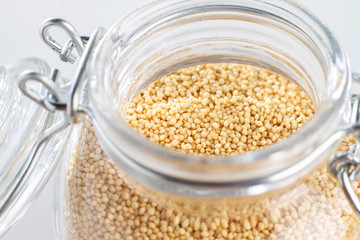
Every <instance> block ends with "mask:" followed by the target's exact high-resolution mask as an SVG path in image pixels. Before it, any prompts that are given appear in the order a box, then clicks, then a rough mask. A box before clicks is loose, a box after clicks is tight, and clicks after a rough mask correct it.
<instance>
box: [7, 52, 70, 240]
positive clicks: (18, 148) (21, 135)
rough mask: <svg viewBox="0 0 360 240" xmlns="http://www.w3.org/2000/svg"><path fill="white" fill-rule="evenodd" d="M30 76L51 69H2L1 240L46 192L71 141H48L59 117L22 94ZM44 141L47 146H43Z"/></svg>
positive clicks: (39, 64) (37, 88) (41, 90)
mask: <svg viewBox="0 0 360 240" xmlns="http://www.w3.org/2000/svg"><path fill="white" fill-rule="evenodd" d="M28 70H31V71H36V72H38V73H41V74H43V75H49V73H50V67H49V66H48V64H47V63H46V62H44V61H43V60H40V59H36V58H30V59H24V60H21V61H19V62H16V63H15V64H10V65H7V66H5V67H0V156H1V161H0V222H1V224H0V236H1V235H3V234H4V233H5V232H6V231H7V230H8V229H9V228H10V227H11V226H13V225H14V224H15V222H16V221H17V220H19V219H20V217H21V216H22V215H23V214H24V213H25V211H26V210H27V209H28V208H29V206H30V204H31V203H32V202H33V200H34V199H35V197H36V196H37V195H38V194H39V192H40V191H41V190H42V189H43V187H44V185H45V183H46V182H47V179H48V178H49V176H50V175H51V173H52V170H53V169H54V167H55V165H56V164H55V163H56V162H57V160H58V158H59V156H56V155H59V154H53V153H56V151H59V150H60V149H61V148H62V147H63V143H64V142H65V141H66V134H67V132H66V131H64V132H63V133H61V136H57V137H55V138H52V139H51V140H49V141H44V138H46V134H47V130H48V128H49V126H50V125H52V124H53V122H55V121H57V119H58V118H59V116H58V114H54V113H51V112H49V111H47V110H46V109H45V108H43V107H41V106H40V105H38V104H36V103H35V102H33V101H31V100H30V99H29V98H27V97H26V96H24V95H23V94H22V93H21V91H20V89H19V87H18V82H19V78H21V74H22V73H23V72H25V71H28ZM27 87H28V88H29V89H31V91H32V92H33V93H34V94H39V95H43V96H44V95H46V94H47V90H46V89H45V87H44V86H43V85H42V84H39V83H37V82H28V83H27ZM46 140H47V139H46ZM41 141H42V142H43V143H45V144H42V145H39V143H40V142H41ZM37 146H41V149H39V148H38V147H37Z"/></svg>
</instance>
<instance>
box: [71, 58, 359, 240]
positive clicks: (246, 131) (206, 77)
mask: <svg viewBox="0 0 360 240" xmlns="http://www.w3.org/2000/svg"><path fill="white" fill-rule="evenodd" d="M313 113H314V106H313V105H312V102H311V101H310V99H309V98H308V96H307V95H306V94H305V93H304V92H303V91H302V90H301V89H300V88H299V87H298V86H297V85H296V84H294V83H292V82H290V81H289V80H287V79H285V78H283V77H281V76H279V75H276V74H275V73H273V72H270V71H267V70H264V69H258V68H254V67H251V66H243V65H238V64H206V65H200V66H194V67H190V68H186V69H183V70H180V71H178V72H175V73H172V74H169V75H167V76H164V77H163V78H161V79H159V80H157V81H155V82H154V83H152V84H150V85H149V86H148V87H147V88H145V89H144V90H143V91H142V92H141V93H139V95H137V96H136V97H135V98H134V99H133V101H132V102H131V104H130V106H129V108H128V111H127V115H126V119H127V121H128V122H129V124H130V125H131V126H132V127H133V128H134V129H136V130H137V131H138V132H139V133H140V134H142V135H144V136H146V137H147V138H149V139H151V140H152V141H154V142H156V143H158V144H161V145H163V146H165V147H167V148H170V149H175V150H178V151H183V152H186V153H188V154H198V155H220V156H224V155H231V154H240V153H243V152H246V151H253V150H256V149H258V148H261V147H265V146H267V145H269V144H272V143H274V142H276V141H278V140H281V139H283V138H285V137H287V136H289V135H290V134H292V133H294V132H295V131H296V130H297V129H299V128H300V127H301V126H302V125H304V124H305V123H306V121H308V119H309V118H310V117H311V116H312V114H313ZM353 142H354V139H345V140H344V141H343V143H342V145H341V149H340V150H347V149H348V146H349V144H351V143H353ZM353 187H354V189H355V190H356V192H357V193H360V186H359V185H358V183H357V182H356V183H354V186H353ZM146 193H147V192H146V191H143V190H141V189H140V187H139V185H138V184H134V183H133V181H132V180H131V178H129V177H127V176H126V175H125V174H124V173H123V172H122V171H121V169H119V168H118V167H117V166H116V165H115V164H114V163H113V162H112V161H111V159H110V158H109V157H107V156H106V154H105V153H104V151H103V150H102V148H101V147H100V145H99V144H98V142H97V138H96V136H95V133H94V130H93V127H92V125H91V123H90V122H89V121H85V122H84V123H83V124H82V127H81V131H80V134H79V138H78V141H77V143H76V144H75V147H74V151H73V152H72V157H71V161H70V163H69V167H68V172H67V184H66V191H65V198H66V205H65V219H66V226H67V239H69V240H78V239H81V240H93V239H94V240H100V239H122V240H132V239H134V240H135V239H237V240H262V239H272V240H275V239H278V240H290V239H297V240H309V239H317V240H320V239H323V240H330V239H331V240H339V239H344V240H350V239H351V240H352V239H356V238H354V236H355V237H356V236H357V235H356V228H357V227H360V224H359V222H356V221H357V220H356V219H354V218H353V215H352V210H351V209H350V208H349V206H348V204H347V200H346V199H345V198H344V197H343V195H342V194H341V189H340V188H339V187H338V185H337V184H336V180H335V179H334V178H332V177H331V176H330V175H329V174H328V172H327V169H326V166H325V165H323V166H322V167H321V168H320V169H317V170H315V171H313V172H312V173H311V174H309V175H308V176H307V177H306V178H305V179H304V180H302V181H301V182H299V184H298V185H296V186H293V187H291V188H290V189H289V190H287V191H285V192H281V193H279V194H278V195H271V196H270V195H269V196H262V197H261V198H259V199H257V200H254V201H252V202H249V203H245V202H241V204H240V203H239V204H237V205H235V206H234V205H230V204H229V205H228V206H227V205H220V207H219V206H208V208H204V209H200V210H199V209H191V207H192V206H193V205H192V204H193V201H192V199H189V200H188V202H181V204H179V205H182V206H181V207H178V208H176V207H172V206H169V205H167V204H164V201H160V199H159V198H156V197H149V195H148V194H146ZM170 198H172V196H170ZM167 200H171V199H166V200H165V201H167ZM184 206H187V208H184ZM199 211H205V214H202V215H207V216H205V217H204V216H202V215H200V214H198V212H199Z"/></svg>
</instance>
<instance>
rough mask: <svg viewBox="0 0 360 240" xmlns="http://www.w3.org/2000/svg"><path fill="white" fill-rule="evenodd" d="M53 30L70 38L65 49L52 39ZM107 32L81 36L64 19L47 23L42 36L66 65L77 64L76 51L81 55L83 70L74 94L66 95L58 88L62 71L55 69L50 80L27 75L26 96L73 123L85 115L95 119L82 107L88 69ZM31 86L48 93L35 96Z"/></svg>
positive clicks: (100, 30) (23, 88) (22, 82)
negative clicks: (58, 112) (60, 31)
mask: <svg viewBox="0 0 360 240" xmlns="http://www.w3.org/2000/svg"><path fill="white" fill-rule="evenodd" d="M53 27H57V28H60V29H62V30H64V31H65V33H66V34H67V35H68V36H69V38H70V39H69V40H68V41H67V42H66V43H65V44H64V45H63V46H61V45H60V44H59V43H58V42H57V41H56V40H55V39H54V38H53V37H52V36H51V35H50V29H51V28H53ZM104 33H105V30H104V29H103V28H98V29H96V30H95V31H94V33H93V34H92V35H91V36H90V37H84V36H82V37H81V36H80V35H79V33H78V32H77V31H76V30H75V28H74V27H73V26H72V25H71V24H70V23H68V22H67V21H65V20H63V19H58V18H52V19H48V20H46V21H44V22H43V24H42V26H41V28H40V35H41V37H42V39H43V40H44V42H45V43H46V44H47V45H48V46H49V47H50V48H51V49H53V50H54V51H55V52H56V53H57V54H58V55H59V56H60V59H61V60H62V61H64V62H70V63H74V62H75V59H76V57H75V54H73V50H74V49H76V51H77V54H78V55H79V56H80V57H81V59H80V62H79V66H78V68H77V71H76V73H75V76H74V78H73V80H72V81H71V82H70V83H71V86H70V91H66V89H63V88H61V87H60V86H59V84H57V82H58V79H59V70H58V69H53V70H52V73H51V74H50V76H45V75H43V74H40V73H37V72H24V73H23V74H22V75H21V76H20V80H19V87H20V90H21V91H22V93H23V94H24V95H26V96H28V97H29V98H30V99H32V100H33V101H35V102H37V103H38V104H39V105H41V106H42V107H44V108H45V109H46V110H48V111H50V112H55V111H62V112H65V114H64V115H65V117H66V118H67V119H68V120H69V121H73V122H77V121H78V117H79V116H80V115H81V114H86V115H90V116H91V111H90V109H89V108H88V107H87V105H86V104H82V103H81V102H80V100H81V93H82V90H83V88H84V85H85V84H84V83H85V81H86V79H87V67H88V62H89V58H90V55H91V53H92V52H93V49H94V47H95V45H96V44H97V43H98V42H99V40H100V39H101V38H102V36H103V35H104ZM29 82H38V83H40V84H42V85H43V86H44V87H45V89H46V94H45V95H40V94H39V93H36V92H34V91H33V90H32V89H31V88H30V87H29V85H30V84H28V83H29Z"/></svg>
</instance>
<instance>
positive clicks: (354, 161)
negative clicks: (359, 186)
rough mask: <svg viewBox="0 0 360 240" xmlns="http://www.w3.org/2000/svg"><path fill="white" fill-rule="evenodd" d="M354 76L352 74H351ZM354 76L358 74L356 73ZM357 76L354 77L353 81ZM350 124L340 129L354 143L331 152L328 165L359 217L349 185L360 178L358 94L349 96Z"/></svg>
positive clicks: (357, 203) (359, 202)
mask: <svg viewBox="0 0 360 240" xmlns="http://www.w3.org/2000/svg"><path fill="white" fill-rule="evenodd" d="M353 76H354V74H353ZM355 76H359V75H358V74H356V75H355ZM356 80H357V78H356V79H355V81H356ZM350 122H351V124H350V125H348V126H345V127H344V128H343V129H342V130H343V131H344V132H345V133H346V134H347V135H349V134H353V135H354V136H355V138H356V140H357V143H356V144H353V145H351V146H350V147H349V150H348V151H347V152H338V153H335V154H333V155H332V156H331V157H330V158H329V161H328V167H329V169H330V172H331V173H332V174H333V176H334V177H336V178H337V180H338V182H339V184H340V186H341V188H342V189H343V192H344V194H345V196H346V198H347V199H348V201H349V203H350V205H351V207H352V208H353V210H354V212H355V213H356V215H357V216H358V217H359V218H360V200H359V198H358V196H357V194H356V193H355V191H354V189H353V188H352V186H351V182H354V181H357V180H359V179H360V158H359V152H360V145H359V140H360V96H359V95H353V96H352V97H351V119H350Z"/></svg>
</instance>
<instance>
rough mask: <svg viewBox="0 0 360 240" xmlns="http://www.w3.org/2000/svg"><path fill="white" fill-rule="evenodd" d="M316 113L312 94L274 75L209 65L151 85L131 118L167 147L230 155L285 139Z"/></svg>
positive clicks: (234, 66) (139, 97)
mask: <svg viewBox="0 0 360 240" xmlns="http://www.w3.org/2000/svg"><path fill="white" fill-rule="evenodd" d="M313 113H314V105H313V104H312V102H311V100H310V99H309V97H308V96H307V94H306V93H305V92H304V91H302V90H301V88H300V87H299V86H297V85H296V84H295V83H293V82H291V81H289V80H288V79H286V78H284V77H281V76H279V75H277V74H275V73H273V72H271V71H268V70H265V69H259V68H255V67H252V66H246V65H239V64H206V65H198V66H194V67H190V68H185V69H182V70H180V71H177V72H174V73H171V74H169V75H166V76H164V77H162V78H161V79H159V80H157V81H155V82H153V83H152V84H150V85H149V86H148V87H147V88H145V89H144V90H143V91H142V92H141V93H140V94H138V95H137V96H136V97H135V98H134V99H133V101H132V102H131V104H130V106H129V108H128V111H127V115H126V119H127V121H128V123H129V124H130V125H131V126H132V127H133V128H135V129H136V130H137V131H138V132H139V133H141V134H143V135H144V136H146V137H148V138H149V139H150V140H152V141H154V142H157V143H159V144H161V145H163V146H165V147H167V148H172V149H177V150H180V151H184V152H186V153H193V154H199V155H222V156H224V155H231V154H238V153H243V152H247V151H253V150H256V149H258V148H261V147H264V146H267V145H269V144H272V143H274V142H276V141H278V140H280V139H282V138H285V137H287V136H289V135H290V134H292V133H294V132H295V131H296V130H298V129H299V128H300V127H301V126H303V125H304V124H305V123H306V122H307V121H308V119H309V118H310V117H311V116H312V115H313Z"/></svg>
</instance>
